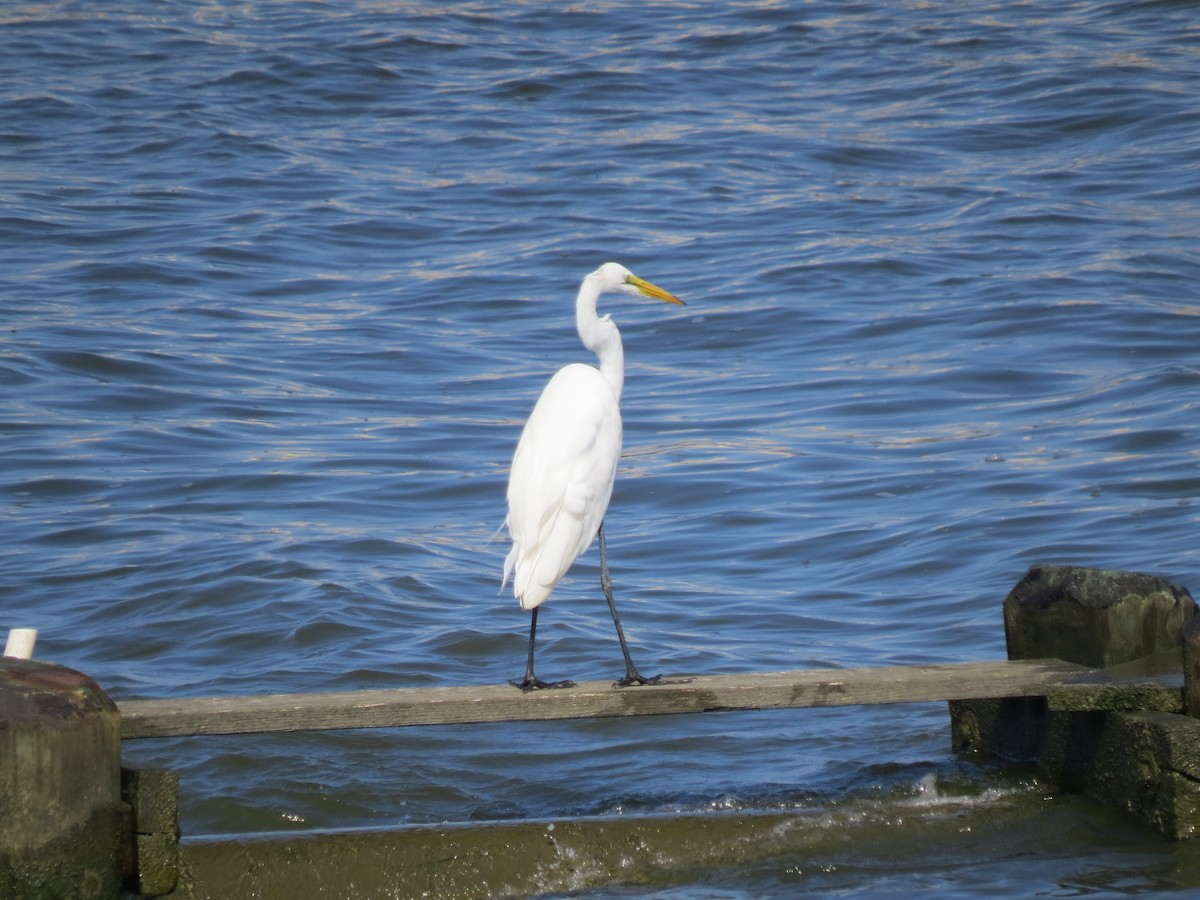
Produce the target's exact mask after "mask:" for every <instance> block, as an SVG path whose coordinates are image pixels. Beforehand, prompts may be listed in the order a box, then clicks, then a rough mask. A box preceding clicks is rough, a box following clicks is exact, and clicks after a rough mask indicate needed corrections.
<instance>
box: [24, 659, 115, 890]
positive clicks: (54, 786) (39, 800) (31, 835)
mask: <svg viewBox="0 0 1200 900" xmlns="http://www.w3.org/2000/svg"><path fill="white" fill-rule="evenodd" d="M120 729H121V725H120V717H119V714H118V712H117V707H116V705H115V704H113V702H112V701H111V700H110V699H109V698H108V696H107V695H106V694H105V693H104V691H102V690H101V689H100V687H99V686H98V685H97V684H96V683H95V682H94V681H92V679H90V678H88V677H87V676H86V675H82V674H80V673H79V672H76V671H74V670H72V669H68V668H65V667H63V666H57V665H54V664H52V663H44V662H35V661H31V660H18V659H7V658H4V659H0V810H2V811H3V812H2V814H0V897H20V898H23V900H38V898H48V900H67V898H75V897H78V898H89V900H90V898H105V897H117V896H119V895H120V891H121V881H122V868H123V865H124V859H125V851H126V835H127V833H128V824H129V813H128V808H127V807H126V806H125V805H124V804H123V803H122V802H121V797H120V784H121V775H120V760H121V748H120Z"/></svg>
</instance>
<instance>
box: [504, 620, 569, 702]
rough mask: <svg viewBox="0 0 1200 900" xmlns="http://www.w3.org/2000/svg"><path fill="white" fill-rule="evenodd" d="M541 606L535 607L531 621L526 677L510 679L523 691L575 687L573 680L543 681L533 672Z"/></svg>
mask: <svg viewBox="0 0 1200 900" xmlns="http://www.w3.org/2000/svg"><path fill="white" fill-rule="evenodd" d="M538 609H539V607H536V606H535V607H534V608H533V618H532V620H531V621H530V623H529V659H528V660H527V661H526V663H525V679H524V680H523V681H510V682H509V684H511V685H512V686H513V687H519V688H520V689H521V690H523V691H536V690H540V689H542V688H569V687H575V682H573V681H542V680H541V679H539V678H536V677H535V676H534V674H533V640H534V637H536V635H537V614H538Z"/></svg>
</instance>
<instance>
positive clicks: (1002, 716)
mask: <svg viewBox="0 0 1200 900" xmlns="http://www.w3.org/2000/svg"><path fill="white" fill-rule="evenodd" d="M1195 614H1196V605H1195V602H1194V601H1193V600H1192V597H1191V594H1190V593H1189V592H1188V591H1187V590H1186V589H1184V588H1182V587H1180V586H1179V585H1176V584H1172V583H1171V582H1169V581H1167V580H1165V579H1162V578H1158V577H1156V576H1153V575H1144V574H1141V573H1137V572H1119V571H1112V570H1103V569H1087V568H1082V567H1075V566H1033V567H1032V568H1030V569H1029V571H1028V572H1027V573H1026V574H1025V576H1024V577H1023V578H1022V579H1021V581H1020V582H1018V584H1017V585H1016V587H1014V588H1013V590H1012V592H1010V593H1009V595H1008V597H1007V598H1006V599H1005V601H1004V624H1005V633H1006V636H1007V640H1008V650H1009V658H1010V659H1044V658H1053V659H1062V660H1065V661H1068V662H1074V663H1079V664H1081V665H1087V666H1092V667H1095V668H1102V667H1103V668H1104V669H1105V672H1104V673H1103V674H1104V675H1105V676H1106V678H1104V679H1102V678H1097V679H1096V681H1097V683H1096V684H1094V685H1089V684H1087V683H1086V680H1085V681H1083V682H1082V683H1071V684H1068V685H1064V686H1062V687H1061V688H1055V689H1052V690H1051V691H1050V692H1049V693H1048V695H1047V697H1033V698H1030V697H1012V698H1006V699H999V700H995V699H992V700H963V701H954V702H952V703H951V704H950V714H951V740H952V742H953V746H954V749H955V750H956V751H958V752H962V753H984V754H988V755H991V756H997V757H1000V758H1003V759H1008V760H1012V761H1020V762H1033V763H1036V764H1037V766H1038V767H1039V769H1040V770H1041V771H1042V773H1043V775H1045V776H1046V777H1047V778H1048V779H1050V780H1051V781H1052V782H1053V783H1055V784H1056V785H1057V786H1058V788H1059V789H1060V790H1062V791H1065V792H1069V793H1078V794H1082V795H1084V796H1087V797H1089V798H1091V799H1094V800H1098V801H1100V802H1102V803H1104V804H1106V805H1108V806H1112V807H1115V808H1118V809H1122V810H1126V811H1128V812H1130V813H1132V814H1134V815H1135V816H1137V817H1138V818H1140V819H1141V820H1142V821H1144V822H1146V823H1148V824H1150V825H1153V826H1154V827H1156V828H1158V829H1159V830H1160V831H1162V832H1163V833H1164V834H1166V835H1168V836H1170V837H1172V838H1176V839H1185V838H1191V837H1195V836H1197V835H1200V721H1198V720H1196V719H1194V718H1191V717H1189V716H1185V715H1182V712H1183V710H1184V700H1183V671H1182V669H1183V643H1182V641H1183V632H1184V628H1185V626H1187V625H1188V623H1189V622H1191V621H1192V618H1193V616H1194V615H1195ZM1133 672H1137V673H1138V674H1140V675H1143V676H1145V675H1151V676H1153V679H1154V682H1153V683H1144V684H1142V685H1139V686H1136V687H1127V686H1123V685H1115V686H1114V685H1112V684H1107V685H1106V684H1103V683H1100V682H1102V681H1104V680H1106V679H1107V680H1113V679H1112V677H1113V676H1120V675H1121V674H1123V673H1133ZM1117 680H1119V677H1118V678H1117ZM1122 704H1123V707H1122Z"/></svg>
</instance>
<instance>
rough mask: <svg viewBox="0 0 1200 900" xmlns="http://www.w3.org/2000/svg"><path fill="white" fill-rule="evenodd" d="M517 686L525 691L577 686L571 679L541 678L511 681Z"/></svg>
mask: <svg viewBox="0 0 1200 900" xmlns="http://www.w3.org/2000/svg"><path fill="white" fill-rule="evenodd" d="M509 684H511V685H512V686H513V687H515V688H520V689H521V690H523V691H524V692H525V693H527V694H528V693H529V692H530V691H546V690H550V689H552V688H571V687H575V682H573V681H570V680H564V681H542V679H540V678H526V679H525V680H524V681H509Z"/></svg>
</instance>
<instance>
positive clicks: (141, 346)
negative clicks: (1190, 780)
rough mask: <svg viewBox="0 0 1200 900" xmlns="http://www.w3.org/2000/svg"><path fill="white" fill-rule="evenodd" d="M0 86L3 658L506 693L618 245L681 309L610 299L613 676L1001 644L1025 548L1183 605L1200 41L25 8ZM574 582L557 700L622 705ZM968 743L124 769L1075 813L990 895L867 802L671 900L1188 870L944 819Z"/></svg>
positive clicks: (236, 747)
mask: <svg viewBox="0 0 1200 900" xmlns="http://www.w3.org/2000/svg"><path fill="white" fill-rule="evenodd" d="M0 48H2V52H0V104H2V107H0V108H2V109H3V116H2V117H0V200H2V205H0V302H2V304H3V306H2V309H3V317H2V323H0V324H2V325H3V330H2V332H0V385H2V393H0V435H2V436H0V460H2V469H0V489H2V491H3V501H2V502H3V506H2V507H0V515H2V516H3V520H2V523H0V524H2V530H0V591H2V595H0V627H3V626H30V627H37V628H39V629H40V630H41V641H40V643H39V647H38V650H39V653H38V655H39V656H40V657H42V658H47V659H54V660H57V661H60V662H63V663H66V664H68V665H71V666H73V667H75V668H78V669H81V670H83V671H85V672H88V673H89V674H91V675H92V676H93V677H95V678H96V679H97V680H99V681H100V682H101V683H102V684H103V685H104V686H105V687H106V688H108V689H109V690H110V691H111V693H112V694H113V696H114V697H115V698H116V699H117V700H118V701H120V700H121V699H122V698H133V697H166V696H194V695H212V694H240V693H260V692H274V691H281V692H287V691H316V690H330V689H353V688H374V687H384V686H395V687H414V686H423V685H455V684H476V683H495V682H501V681H503V680H505V679H507V678H510V677H514V676H519V674H520V672H521V670H522V667H523V663H524V655H523V654H524V648H525V635H526V629H527V627H528V617H527V615H526V614H523V613H522V612H521V611H520V610H519V609H518V608H517V607H516V605H515V603H514V602H513V601H512V599H511V597H510V596H509V595H508V594H507V593H505V594H499V593H497V591H498V583H499V575H500V568H501V564H502V560H503V556H504V553H505V550H506V548H505V545H504V541H503V540H502V539H499V538H497V539H494V540H493V539H492V538H493V535H494V534H495V532H496V530H497V528H498V527H499V526H500V523H501V522H502V520H503V517H504V508H503V503H504V486H505V479H506V475H507V468H508V463H509V460H510V458H511V454H512V450H513V447H514V445H515V442H516V439H517V436H518V434H519V431H520V427H521V423H522V422H523V420H524V418H525V416H526V415H527V414H528V412H529V410H530V408H531V407H532V404H533V401H534V400H535V399H536V396H537V394H538V392H539V391H540V389H541V386H542V384H543V383H544V382H545V381H546V380H547V378H548V377H549V376H550V374H551V373H552V372H553V371H554V369H555V368H556V367H558V366H560V365H562V364H565V363H567V362H570V361H576V360H584V361H586V360H587V357H588V354H587V353H586V351H584V350H583V349H582V348H581V347H580V346H579V343H578V339H577V337H576V336H575V333H574V328H573V312H572V301H573V298H574V292H575V289H576V286H577V284H578V281H579V279H580V278H581V277H582V276H583V275H584V274H586V273H587V272H589V271H591V270H592V269H593V268H595V267H596V265H598V264H599V263H601V262H604V261H605V260H608V259H615V260H618V261H621V262H624V263H625V264H627V265H628V266H630V267H631V268H632V269H634V271H636V272H638V273H639V274H640V275H642V276H643V277H645V278H648V279H650V280H652V281H654V282H656V283H658V284H661V285H662V286H664V287H666V288H667V289H669V290H672V291H673V292H675V293H677V294H679V295H680V296H681V297H683V298H684V299H685V300H686V301H687V303H688V306H687V307H686V308H684V309H676V308H666V307H663V306H662V305H661V304H640V303H637V302H634V301H631V300H629V299H628V298H618V299H610V301H609V302H608V303H607V305H606V308H607V311H610V312H612V313H613V315H614V317H615V318H616V320H617V321H618V322H619V323H620V325H621V326H622V329H623V335H624V337H625V346H626V361H627V367H628V374H627V380H626V387H625V395H624V403H623V405H624V416H625V429H626V448H625V456H624V459H623V463H622V466H621V470H620V472H619V476H618V483H617V488H616V491H615V494H614V498H613V504H612V507H611V510H610V513H609V516H608V519H607V531H608V533H609V541H610V548H609V549H610V555H611V558H612V565H613V572H614V578H615V581H616V588H617V592H618V595H619V602H620V603H621V604H622V607H623V616H624V618H625V619H626V625H627V628H628V631H629V634H630V638H631V641H632V643H633V645H634V646H633V649H634V653H635V657H636V658H637V659H638V660H639V665H640V666H641V667H643V668H644V669H646V670H650V671H659V670H663V671H668V672H689V673H719V672H755V671H763V670H770V669H781V668H807V667H845V666H868V665H870V666H875V665H893V664H904V663H923V662H947V661H970V660H983V659H992V658H998V657H1002V656H1003V654H1004V640H1003V633H1002V625H1001V621H1000V601H1001V600H1002V598H1003V596H1004V594H1005V593H1006V592H1007V591H1008V589H1009V588H1010V587H1011V586H1012V584H1013V583H1015V581H1016V580H1017V579H1018V578H1019V577H1020V576H1021V574H1022V573H1023V571H1024V570H1025V568H1026V567H1027V566H1028V565H1030V564H1031V563H1034V562H1053V563H1076V564H1084V565H1097V566H1105V567H1114V568H1127V569H1135V570H1139V571H1149V572H1154V573H1157V574H1161V575H1164V576H1166V577H1169V578H1172V579H1175V580H1177V581H1179V582H1180V583H1182V584H1184V585H1185V586H1188V587H1190V588H1191V589H1192V590H1193V592H1195V590H1196V589H1197V587H1200V578H1198V576H1200V549H1198V548H1197V544H1196V537H1195V536H1196V533H1197V529H1196V525H1197V508H1196V501H1197V498H1198V497H1200V474H1198V470H1197V463H1198V461H1200V459H1198V457H1200V449H1198V448H1200V441H1198V438H1200V416H1198V415H1197V405H1198V401H1197V398H1198V397H1200V297H1198V294H1197V289H1196V285H1197V283H1198V281H1200V249H1198V248H1200V107H1198V106H1197V102H1196V98H1197V96H1200V10H1198V9H1197V7H1196V6H1195V5H1193V4H1188V3H1173V2H1146V3H1125V2H1102V3H1064V2H1059V3H1054V2H1045V3H1036V4H1019V3H1017V4H1012V3H1005V4H993V3H967V4H954V5H950V6H944V5H940V4H927V3H909V4H903V5H901V4H883V3H872V2H863V3H853V4H842V3H823V2H814V3H808V4H804V5H793V4H771V3H746V4H686V3H661V4H659V3H628V4H626V3H604V2H600V3H594V4H580V5H575V6H570V7H561V6H558V5H542V4H533V3H524V4H499V3H495V4H493V3H468V4H455V5H451V6H449V7H442V6H434V5H427V6H425V5H421V4H387V3H372V2H357V3H341V4H326V3H318V2H308V3H291V2H289V3H270V2H267V3H259V4H234V3H225V2H222V0H215V2H211V3H206V4H186V3H175V2H167V3H149V2H144V0H141V2H132V3H125V4H121V5H120V8H119V9H118V8H117V7H114V6H112V5H109V4H102V3H88V2H61V3H38V2H30V3H24V4H20V5H17V6H10V7H5V9H4V10H3V11H0ZM596 572H597V562H596V559H595V554H594V550H593V551H592V553H590V554H589V555H587V556H586V557H585V558H584V559H582V560H581V561H580V563H579V564H577V566H576V568H575V570H574V574H573V575H572V576H571V577H569V578H568V579H567V580H566V581H565V582H564V583H563V584H562V585H561V586H560V588H559V590H558V592H557V593H556V595H555V598H554V600H553V602H552V603H551V604H550V605H549V606H547V607H546V610H545V615H543V616H542V621H541V625H542V627H541V628H540V629H539V636H540V637H541V638H542V641H541V642H540V644H539V647H540V655H539V674H541V675H543V677H574V678H579V679H593V678H605V677H609V676H616V675H618V674H620V671H621V665H620V657H619V652H618V649H617V646H616V643H615V641H614V639H613V637H612V634H611V628H612V626H611V622H607V621H606V612H605V609H604V607H603V603H602V600H600V599H599V597H598V596H597V594H598V592H597V591H596ZM948 745H949V739H948V722H947V717H946V714H945V712H944V710H943V709H942V708H941V707H928V708H927V707H899V708H892V709H878V710H875V709H870V710H836V711H824V712H817V711H813V712H789V713H754V714H747V715H740V716H734V715H722V716H712V717H673V718H665V719H661V720H650V719H646V720H637V721H629V722H626V721H592V722H577V723H565V724H564V723H556V724H553V725H545V726H530V725H519V726H518V725H501V726H489V727H459V728H430V729H410V730H408V731H404V732H379V733H372V732H355V733H342V734H319V735H293V736H283V737H280V736H267V737H246V738H230V739H224V738H209V739H195V740H186V741H177V742H155V743H146V744H136V745H130V746H129V748H128V752H129V754H130V755H131V756H132V757H133V758H135V759H137V760H140V761H148V762H155V763H161V764H166V765H171V766H172V767H175V768H177V769H179V770H180V771H181V772H182V774H183V779H184V794H185V798H184V799H185V804H186V805H185V810H184V830H185V834H189V835H199V834H222V833H241V832H251V831H264V830H280V829H313V828H330V827H343V826H374V825H394V824H396V823H426V822H441V821H462V820H470V819H489V818H507V817H514V816H569V815H594V814H613V815H619V814H622V813H630V812H663V811H666V812H670V811H675V810H683V811H697V812H703V811H712V812H713V813H714V814H716V813H718V812H719V811H720V810H722V809H731V808H732V809H742V808H751V809H754V808H763V809H793V808H794V809H797V810H802V811H809V810H821V809H835V810H837V809H844V808H846V807H847V806H849V807H850V808H854V809H862V808H867V807H869V806H870V805H871V804H873V803H879V802H884V801H881V800H880V799H879V798H885V800H886V802H888V803H896V804H901V805H902V804H903V803H904V802H907V801H906V799H905V798H909V797H912V796H917V795H919V794H920V792H921V791H922V790H925V789H927V788H929V786H930V785H931V784H932V785H934V786H935V787H937V786H940V787H937V790H938V791H939V796H940V797H942V798H943V799H944V800H945V801H946V803H947V804H948V807H947V808H952V809H956V810H959V811H960V812H958V813H946V815H947V816H953V815H958V814H960V813H961V811H962V810H963V809H969V810H971V811H972V812H971V815H972V816H974V817H975V818H974V819H973V820H972V821H973V822H974V825H973V827H974V829H975V830H976V831H978V830H979V829H980V828H986V823H987V821H988V818H987V817H988V815H993V814H994V815H995V816H996V819H997V821H998V822H1001V823H1003V822H1004V821H1007V820H1006V819H1005V813H1004V812H1003V809H1005V808H1007V807H1006V804H1010V803H1019V804H1025V806H1024V807H1023V808H1025V809H1027V810H1028V809H1040V808H1041V806H1042V805H1043V804H1049V805H1050V806H1049V807H1048V808H1047V813H1048V814H1052V815H1054V816H1066V817H1068V819H1069V821H1070V822H1071V823H1073V825H1072V826H1071V827H1068V828H1063V829H1060V830H1059V831H1058V832H1056V833H1057V834H1059V835H1063V834H1065V835H1068V837H1067V838H1064V842H1063V843H1061V844H1056V845H1054V846H1053V847H1051V846H1050V844H1049V843H1045V842H1042V843H1037V844H1036V845H1034V846H1029V845H1026V844H1021V843H1020V842H1018V846H1016V847H1014V848H1010V850H1011V852H1010V851H1007V850H1002V851H1000V852H999V853H997V854H996V855H994V856H993V855H988V856H987V871H988V872H989V873H991V877H990V878H989V879H987V880H984V881H981V880H980V879H979V869H978V862H979V858H980V853H981V852H983V851H979V850H976V851H974V855H972V851H969V850H967V851H964V852H963V854H962V856H961V857H957V858H956V857H953V856H950V857H949V858H941V857H932V856H925V857H923V856H921V855H920V852H922V851H923V850H924V849H925V848H924V847H923V845H921V842H920V841H919V840H918V839H917V838H916V837H914V836H913V835H914V834H919V832H913V833H911V834H910V833H909V832H908V831H906V829H907V828H908V827H910V826H907V825H905V824H904V822H905V819H904V817H903V816H902V815H899V814H895V813H894V811H889V810H892V807H890V806H888V807H885V812H883V813H880V814H879V815H878V816H877V817H876V819H871V816H869V815H866V814H864V816H865V819H866V820H870V821H867V823H866V824H865V825H862V824H861V822H862V821H863V819H861V818H860V819H859V820H855V821H858V822H859V823H860V825H861V827H862V828H864V829H865V830H864V831H863V832H862V835H863V839H864V840H865V839H866V836H867V835H870V834H876V833H885V834H888V835H894V834H897V833H899V834H905V835H907V837H906V838H905V840H907V841H909V842H910V843H912V844H914V846H913V847H912V848H910V849H911V853H905V854H903V855H902V854H900V853H899V851H898V852H897V855H896V856H895V857H894V858H891V859H885V860H884V861H883V862H880V861H879V859H878V858H876V859H875V862H874V863H872V862H870V860H867V861H864V859H863V858H862V857H853V856H851V857H847V858H845V859H842V860H841V861H840V862H836V863H835V862H831V863H830V864H829V866H830V867H828V868H827V870H826V872H825V875H823V876H822V875H817V874H814V873H813V872H809V873H808V875H807V876H803V877H802V876H801V875H798V874H795V873H792V872H791V869H790V867H789V863H788V861H787V859H786V858H784V859H781V860H779V861H777V863H778V864H775V863H772V864H770V865H767V864H764V867H763V868H761V869H752V870H749V871H739V872H735V873H722V874H719V875H714V874H712V873H709V874H708V875H702V876H697V877H698V878H702V879H703V880H705V881H706V883H707V884H708V885H709V887H708V888H707V889H708V890H710V891H711V893H710V894H708V896H737V897H741V896H762V895H764V894H769V893H772V892H775V893H778V894H779V895H781V896H782V895H787V894H788V892H790V891H793V890H796V889H797V888H799V887H805V888H811V889H814V890H828V891H840V892H855V891H863V892H873V891H880V890H903V891H905V892H911V891H914V890H920V889H928V888H936V887H950V888H953V889H954V890H955V891H957V892H958V893H959V894H978V895H981V896H991V895H993V894H994V892H995V890H996V888H995V885H997V884H999V885H1001V886H1002V889H1003V890H1008V891H1011V892H1012V893H1021V894H1027V893H1035V892H1039V891H1041V892H1050V893H1055V892H1062V893H1071V892H1072V891H1073V890H1077V889H1084V888H1086V889H1088V890H1096V891H1102V892H1103V891H1110V892H1115V893H1122V892H1126V891H1135V890H1149V889H1164V888H1168V887H1173V886H1180V885H1181V884H1185V883H1186V884H1191V885H1194V884H1196V883H1200V878H1193V877H1192V876H1191V875H1187V874H1186V872H1189V871H1192V872H1194V870H1195V865H1194V864H1191V865H1190V868H1189V866H1188V865H1187V864H1184V863H1181V862H1180V860H1181V859H1183V858H1184V857H1181V856H1179V854H1185V853H1186V851H1185V850H1181V849H1179V848H1175V849H1170V848H1166V847H1164V846H1163V845H1162V844H1161V842H1159V841H1158V840H1157V838H1155V837H1154V836H1153V835H1150V834H1148V833H1147V832H1145V831H1144V830H1141V829H1128V828H1125V826H1122V825H1116V824H1114V825H1111V826H1109V825H1103V824H1089V823H1090V822H1091V821H1092V817H1097V816H1099V813H1098V812H1097V811H1096V810H1094V809H1091V808H1090V807H1088V806H1087V805H1086V804H1079V803H1067V802H1066V801H1065V800H1062V799H1057V800H1056V799H1049V800H1048V799H1046V798H1044V797H1043V795H1042V791H1041V790H1040V789H1039V787H1038V785H1037V784H1036V783H1035V782H1027V781H1023V780H1022V779H1021V778H1019V777H1012V778H1010V779H1009V780H1007V781H1004V782H1003V787H1002V788H998V789H996V790H995V791H990V792H989V791H981V790H979V789H977V788H972V789H967V788H963V787H961V784H962V782H963V781H964V779H966V780H969V776H967V775H964V770H963V768H962V765H961V764H960V763H958V762H956V761H955V760H954V759H953V758H952V756H951V755H950V753H949V746H948ZM978 777H979V778H983V777H984V775H983V774H980V775H978ZM987 777H1000V776H987ZM1005 777H1007V776H1005ZM931 779H932V781H931ZM955 785H959V787H955ZM887 798H890V800H889V799H887ZM997 798H1000V799H997ZM1063 804H1066V805H1065V806H1064V805H1063ZM980 816H982V818H979V817H980ZM832 821H834V820H833V819H831V822H832ZM943 821H949V820H948V819H944V820H943ZM1096 821H1097V822H1099V821H1100V819H1096ZM871 822H875V824H874V825H872V824H871ZM880 823H882V824H880ZM860 825H856V824H855V822H854V821H850V820H847V819H842V820H841V821H840V824H836V826H835V825H831V826H830V827H831V828H833V827H837V828H839V829H843V830H845V831H846V832H847V834H848V835H850V839H851V840H853V839H854V838H853V835H854V834H855V831H854V829H855V828H856V827H860ZM885 826H886V827H885ZM998 827H999V826H998ZM1071 828H1074V831H1072V830H1071ZM872 829H875V830H872ZM880 830H882V831H880ZM1006 846H1007V845H1006ZM1098 846H1099V847H1103V848H1104V855H1103V856H1102V857H1098V856H1097V853H1098V851H1097V847H1098ZM930 852H932V851H930ZM990 852H991V851H988V853H989V854H990ZM1031 856H1033V857H1035V858H1036V859H1037V862H1036V864H1030V863H1029V858H1030V857H1031ZM839 859H841V858H840V857H839ZM956 859H957V860H958V861H956ZM972 860H975V862H972ZM834 873H838V874H836V875H835V874H834ZM806 878H807V879H809V880H805V879H806ZM694 887H695V884H693V885H692V887H688V888H680V890H683V891H685V893H683V894H680V896H687V895H688V894H687V893H686V892H687V891H690V890H692V889H693V888H694Z"/></svg>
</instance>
